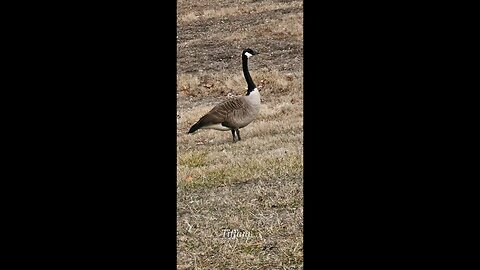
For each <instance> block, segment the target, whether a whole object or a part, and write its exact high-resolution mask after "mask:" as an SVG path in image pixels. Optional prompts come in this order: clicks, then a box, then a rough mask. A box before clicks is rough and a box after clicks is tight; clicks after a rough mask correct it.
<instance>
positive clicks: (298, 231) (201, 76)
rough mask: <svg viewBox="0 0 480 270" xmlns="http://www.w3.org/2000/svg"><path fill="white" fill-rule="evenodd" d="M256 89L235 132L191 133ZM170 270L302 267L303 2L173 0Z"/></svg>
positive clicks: (200, 131) (204, 131)
mask: <svg viewBox="0 0 480 270" xmlns="http://www.w3.org/2000/svg"><path fill="white" fill-rule="evenodd" d="M245 48H252V49H254V50H256V51H258V52H259V53H260V54H258V55H255V56H253V57H251V58H250V59H249V69H250V74H251V76H252V78H253V81H254V82H255V83H256V85H257V87H258V88H259V89H260V90H261V91H260V94H261V96H262V107H261V109H260V115H259V117H258V118H257V119H256V120H255V121H254V122H252V123H251V124H250V125H248V126H246V127H245V128H243V129H241V130H240V132H241V137H242V140H241V141H239V142H237V143H233V141H232V134H231V132H229V131H216V130H199V131H197V132H196V133H194V134H187V131H188V129H189V128H190V126H191V125H193V124H194V123H195V122H196V121H197V120H198V119H199V118H200V117H201V116H202V115H203V114H204V113H206V112H208V111H209V110H210V109H211V108H212V107H213V106H214V105H215V104H217V103H218V102H221V101H223V100H225V99H227V98H229V97H230V96H239V95H244V94H245V93H246V82H245V79H244V77H243V73H242V64H241V52H242V50H243V49H245ZM177 269H303V2H302V1H274V0H265V1H233V0H213V1H192V0H180V1H177Z"/></svg>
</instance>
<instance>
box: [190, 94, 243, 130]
mask: <svg viewBox="0 0 480 270" xmlns="http://www.w3.org/2000/svg"><path fill="white" fill-rule="evenodd" d="M244 109H245V108H244V104H243V101H242V100H241V97H240V98H232V99H228V100H225V101H223V102H222V103H219V104H218V105H216V106H215V107H213V108H212V109H211V110H210V111H209V112H208V113H206V114H205V115H204V116H203V117H202V118H200V120H199V123H201V125H202V126H208V125H215V124H222V125H223V126H226V127H235V123H234V122H233V121H232V117H231V116H233V115H238V114H239V112H241V111H243V110H244Z"/></svg>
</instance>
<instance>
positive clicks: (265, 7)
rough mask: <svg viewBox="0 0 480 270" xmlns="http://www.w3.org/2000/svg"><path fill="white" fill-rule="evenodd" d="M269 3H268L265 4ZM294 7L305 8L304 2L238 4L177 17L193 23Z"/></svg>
mask: <svg viewBox="0 0 480 270" xmlns="http://www.w3.org/2000/svg"><path fill="white" fill-rule="evenodd" d="M265 2H268V3H265ZM292 7H303V2H302V1H290V2H274V1H264V2H260V3H248V4H246V3H237V4H236V5H234V6H228V7H221V8H212V9H204V10H195V11H192V12H188V13H186V14H180V16H177V23H178V24H183V23H192V22H195V21H197V20H206V19H211V18H225V19H228V18H229V17H232V16H236V15H239V14H250V15H252V16H255V14H257V13H260V12H265V11H272V10H282V9H286V8H292Z"/></svg>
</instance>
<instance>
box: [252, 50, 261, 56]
mask: <svg viewBox="0 0 480 270" xmlns="http://www.w3.org/2000/svg"><path fill="white" fill-rule="evenodd" d="M252 52H253V55H255V54H260V53H259V52H257V51H254V50H252Z"/></svg>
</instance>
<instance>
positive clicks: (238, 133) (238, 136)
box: [237, 128, 242, 141]
mask: <svg viewBox="0 0 480 270" xmlns="http://www.w3.org/2000/svg"><path fill="white" fill-rule="evenodd" d="M237 138H238V140H239V141H240V140H241V139H242V138H240V130H239V129H238V128H237Z"/></svg>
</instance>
